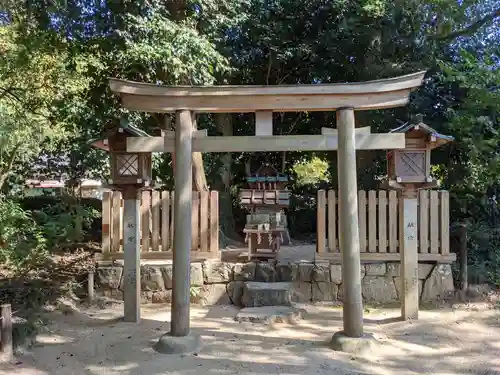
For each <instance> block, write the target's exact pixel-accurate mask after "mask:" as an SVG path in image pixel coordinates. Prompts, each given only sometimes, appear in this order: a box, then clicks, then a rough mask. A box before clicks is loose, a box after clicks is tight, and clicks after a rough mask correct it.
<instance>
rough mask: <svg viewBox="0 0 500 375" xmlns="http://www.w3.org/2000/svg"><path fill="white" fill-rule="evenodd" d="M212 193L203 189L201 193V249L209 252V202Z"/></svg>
mask: <svg viewBox="0 0 500 375" xmlns="http://www.w3.org/2000/svg"><path fill="white" fill-rule="evenodd" d="M209 198H210V194H209V192H208V191H202V192H201V195H200V251H201V252H204V253H206V252H208V251H209V250H208V249H209V247H208V245H209V242H210V241H209V238H210V233H209V231H208V228H209V214H208V212H209V211H208V206H209V204H208V202H209Z"/></svg>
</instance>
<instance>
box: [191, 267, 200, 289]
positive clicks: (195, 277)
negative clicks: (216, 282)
mask: <svg viewBox="0 0 500 375" xmlns="http://www.w3.org/2000/svg"><path fill="white" fill-rule="evenodd" d="M202 285H203V267H202V264H201V263H191V286H202Z"/></svg>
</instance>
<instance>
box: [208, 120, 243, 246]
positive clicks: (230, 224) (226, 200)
mask: <svg viewBox="0 0 500 375" xmlns="http://www.w3.org/2000/svg"><path fill="white" fill-rule="evenodd" d="M214 116H215V127H216V130H217V133H220V134H222V135H223V136H232V135H233V124H232V118H231V115H230V114H229V113H217V114H215V115H214ZM221 162H222V168H221V169H222V170H221V180H220V181H221V184H220V189H219V190H220V191H219V197H220V200H219V209H220V219H219V220H220V224H221V231H222V234H223V237H224V240H225V241H226V242H231V240H233V239H234V240H237V239H239V237H240V236H238V234H237V233H236V230H235V226H234V220H233V217H234V216H233V199H232V196H231V182H232V173H231V166H232V163H233V157H232V154H231V153H227V154H224V155H223V156H222V157H221Z"/></svg>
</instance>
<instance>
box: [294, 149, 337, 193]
mask: <svg viewBox="0 0 500 375" xmlns="http://www.w3.org/2000/svg"><path fill="white" fill-rule="evenodd" d="M328 168H329V165H328V162H327V161H326V160H323V159H320V158H318V157H316V156H315V157H313V158H312V159H305V160H301V161H297V162H296V163H295V165H294V166H293V171H294V172H295V175H296V176H297V184H298V185H299V186H300V185H318V184H319V183H321V182H328V181H329V180H330V176H329V174H328Z"/></svg>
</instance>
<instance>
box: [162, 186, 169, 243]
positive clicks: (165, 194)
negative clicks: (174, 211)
mask: <svg viewBox="0 0 500 375" xmlns="http://www.w3.org/2000/svg"><path fill="white" fill-rule="evenodd" d="M161 251H170V192H169V191H162V192H161Z"/></svg>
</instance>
